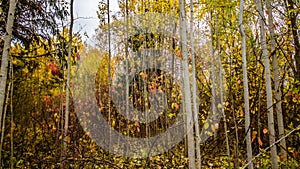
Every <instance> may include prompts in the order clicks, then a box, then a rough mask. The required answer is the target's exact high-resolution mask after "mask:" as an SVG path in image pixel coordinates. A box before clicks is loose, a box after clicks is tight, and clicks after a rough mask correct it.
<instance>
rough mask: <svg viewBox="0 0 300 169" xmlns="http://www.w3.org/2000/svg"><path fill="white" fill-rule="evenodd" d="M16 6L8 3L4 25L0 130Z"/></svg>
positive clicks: (0, 83) (0, 78) (0, 86)
mask: <svg viewBox="0 0 300 169" xmlns="http://www.w3.org/2000/svg"><path fill="white" fill-rule="evenodd" d="M16 5H17V1H16V0H10V1H9V10H8V17H7V23H6V34H5V39H4V47H3V53H2V61H1V74H0V128H1V126H2V116H3V107H4V102H5V93H6V81H7V71H8V60H9V53H10V44H11V39H12V31H13V24H14V20H15V11H16Z"/></svg>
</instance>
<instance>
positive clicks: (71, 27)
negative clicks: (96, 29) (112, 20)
mask: <svg viewBox="0 0 300 169" xmlns="http://www.w3.org/2000/svg"><path fill="white" fill-rule="evenodd" d="M73 4H74V0H71V1H70V14H71V18H70V30H69V48H68V61H67V88H66V113H65V125H64V135H63V138H64V139H63V160H64V161H63V162H62V168H64V164H65V160H66V157H67V152H66V151H67V143H68V142H67V141H68V140H67V135H68V128H69V116H70V110H69V103H70V98H69V97H70V76H71V75H70V74H71V55H72V39H73V36H72V34H73V23H74V16H73V7H74V5H73Z"/></svg>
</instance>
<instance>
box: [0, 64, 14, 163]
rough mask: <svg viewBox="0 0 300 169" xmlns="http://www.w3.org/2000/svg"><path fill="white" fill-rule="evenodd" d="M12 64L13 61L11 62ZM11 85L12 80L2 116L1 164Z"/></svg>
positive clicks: (10, 83)
mask: <svg viewBox="0 0 300 169" xmlns="http://www.w3.org/2000/svg"><path fill="white" fill-rule="evenodd" d="M10 64H12V63H10ZM10 70H12V69H10ZM11 75H12V73H11V72H10V76H11ZM11 86H12V80H11V81H10V82H9V83H8V87H7V89H8V91H7V93H6V98H5V105H4V111H3V118H2V128H1V142H0V164H1V161H2V146H3V139H4V131H5V120H6V113H7V107H8V104H9V103H8V99H9V96H10V92H11V89H12V88H11Z"/></svg>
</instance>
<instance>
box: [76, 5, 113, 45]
mask: <svg viewBox="0 0 300 169" xmlns="http://www.w3.org/2000/svg"><path fill="white" fill-rule="evenodd" d="M99 1H100V0H75V1H74V18H77V19H76V20H75V24H74V31H76V32H78V31H79V32H80V34H81V35H82V38H83V40H87V42H88V43H90V42H91V41H90V40H89V39H87V38H86V37H85V36H83V34H84V32H86V33H87V35H88V36H89V38H90V39H91V37H92V35H94V34H95V29H96V28H97V27H98V24H99V20H98V18H97V10H98V4H99ZM109 1H110V8H111V10H112V11H117V10H118V9H119V7H118V0H109Z"/></svg>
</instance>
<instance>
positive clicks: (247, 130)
mask: <svg viewBox="0 0 300 169" xmlns="http://www.w3.org/2000/svg"><path fill="white" fill-rule="evenodd" d="M243 12H244V0H240V15H239V31H240V34H241V36H242V61H243V81H244V82H243V86H244V102H245V133H246V145H247V159H248V162H250V164H249V166H248V168H249V169H252V168H253V164H252V162H251V159H252V146H251V135H250V134H251V129H250V112H249V90H248V75H247V58H246V57H247V56H246V36H245V32H244V28H243Z"/></svg>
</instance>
